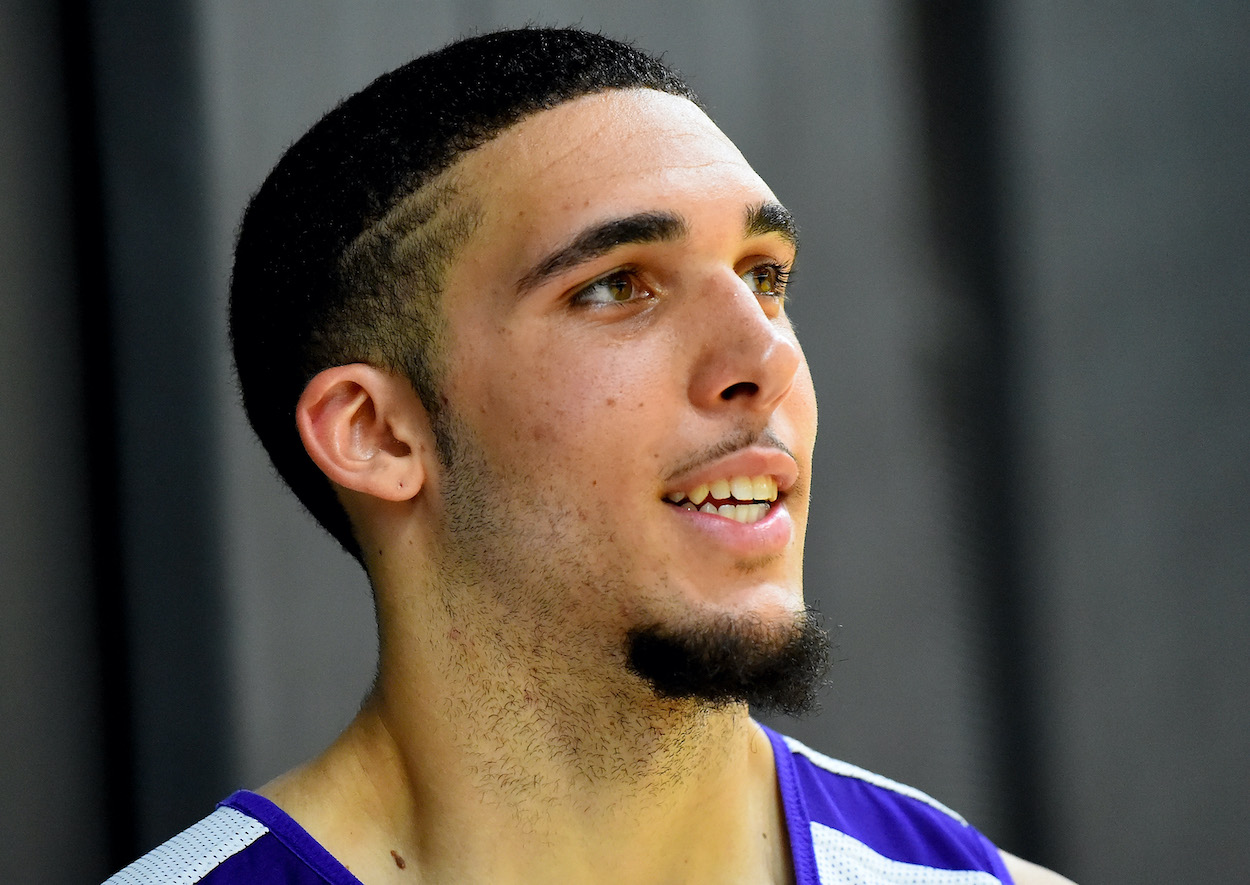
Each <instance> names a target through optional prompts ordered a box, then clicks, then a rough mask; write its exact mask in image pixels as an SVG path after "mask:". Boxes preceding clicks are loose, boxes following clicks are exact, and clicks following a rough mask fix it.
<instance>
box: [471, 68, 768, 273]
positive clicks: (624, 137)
mask: <svg viewBox="0 0 1250 885" xmlns="http://www.w3.org/2000/svg"><path fill="white" fill-rule="evenodd" d="M455 178H456V180H457V183H458V189H459V190H460V191H461V193H462V195H464V196H470V197H471V199H472V201H473V202H474V204H475V208H476V209H477V210H478V211H479V212H480V217H481V219H482V221H483V224H481V225H480V226H479V227H478V237H476V238H477V239H479V240H482V239H489V241H490V246H491V248H492V250H494V251H495V253H496V257H498V258H502V259H515V260H517V261H524V260H526V259H527V258H530V257H532V254H515V255H501V254H499V250H505V251H506V250H508V249H509V248H515V249H519V250H521V251H522V252H526V253H536V252H538V251H541V250H543V249H545V248H549V247H550V246H551V245H553V244H555V243H557V242H559V241H561V240H562V239H563V238H564V237H566V236H567V235H568V233H569V232H570V231H574V230H578V229H580V228H582V227H584V226H586V225H588V224H591V223H594V222H596V221H599V220H602V219H604V218H611V217H625V216H628V215H631V214H636V213H639V212H653V211H673V212H677V213H678V214H681V215H683V216H684V217H690V216H691V215H695V216H697V214H698V212H699V211H700V210H701V209H708V208H714V209H716V210H729V211H730V212H731V213H732V217H733V218H734V220H735V222H739V220H740V219H741V218H742V211H743V207H744V206H748V205H758V204H759V203H761V202H764V201H771V200H775V197H773V195H772V192H771V191H770V190H769V189H768V187H767V185H765V184H764V182H763V181H762V180H761V179H760V177H759V176H758V175H757V174H756V173H755V171H754V170H753V169H752V168H751V166H750V164H748V163H747V161H746V160H745V158H743V156H742V154H741V152H739V151H738V149H737V148H736V147H735V146H734V144H733V143H732V142H731V141H730V140H729V138H728V137H727V136H726V135H725V134H724V133H723V132H721V131H720V130H719V129H718V128H717V127H716V125H715V124H714V123H713V122H712V121H711V120H710V119H709V118H708V116H707V115H706V114H704V113H703V111H701V110H700V109H699V108H698V107H697V106H696V105H695V104H693V103H692V102H690V101H688V100H687V99H684V98H681V97H678V96H674V95H669V94H667V93H662V92H656V91H654V90H648V89H631V90H613V91H609V92H604V93H599V94H594V95H588V96H583V97H581V98H577V99H574V100H572V101H569V102H565V103H564V104H561V105H558V106H557V107H555V108H552V109H550V110H546V111H542V112H540V113H538V114H534V115H532V116H530V117H528V118H526V119H525V120H523V121H522V122H520V123H518V124H517V125H516V126H513V127H512V128H510V129H508V130H505V131H504V132H503V133H502V134H500V135H499V136H497V137H496V138H494V139H493V140H491V141H489V142H487V143H486V144H484V145H482V146H481V147H480V148H478V149H477V150H475V151H473V152H471V153H470V154H468V155H467V156H465V157H464V158H463V159H462V160H461V161H460V162H459V163H458V164H457V166H456V167H455ZM739 223H740V222H739Z"/></svg>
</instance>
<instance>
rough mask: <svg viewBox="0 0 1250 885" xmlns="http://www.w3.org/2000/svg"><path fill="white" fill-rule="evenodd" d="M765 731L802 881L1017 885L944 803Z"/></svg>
mask: <svg viewBox="0 0 1250 885" xmlns="http://www.w3.org/2000/svg"><path fill="white" fill-rule="evenodd" d="M764 730H765V731H766V732H767V733H768V737H769V740H771V741H772V744H773V756H774V758H775V759H776V765H777V779H778V781H779V782H780V784H781V799H782V802H783V803H784V804H785V812H786V827H787V829H788V830H789V833H790V854H791V856H792V857H793V859H794V872H795V881H796V882H798V885H999V883H1003V885H1012V882H1013V880H1012V878H1011V874H1010V873H1008V872H1007V870H1006V868H1005V867H1004V866H1003V861H1002V857H1001V855H1000V854H999V853H998V849H997V848H995V847H994V845H993V844H992V843H991V842H990V841H989V840H988V839H986V838H985V836H983V835H982V834H981V833H980V832H978V831H977V830H975V829H973V828H972V827H971V826H969V825H968V823H967V821H965V820H964V819H963V818H962V817H960V816H959V815H957V814H956V813H955V812H953V811H951V810H950V809H949V808H947V807H946V806H944V805H942V804H941V803H940V802H937V801H936V800H934V799H931V798H930V797H928V796H926V795H925V794H924V793H922V792H920V791H919V790H915V789H912V788H911V787H905V786H903V785H902V784H898V783H895V782H894V781H892V780H889V779H887V778H884V777H881V776H880V775H876V774H872V773H871V772H868V771H865V770H864V769H862V768H857V767H855V766H854V765H848V764H846V763H845V762H839V761H837V760H836V759H830V758H829V757H828V756H825V755H823V754H821V753H817V752H816V751H815V750H812V749H810V748H808V747H806V746H804V745H803V744H801V743H799V742H798V741H796V740H794V739H793V738H788V737H783V736H782V735H779V734H777V732H775V731H772V730H771V729H768V728H765V729H764Z"/></svg>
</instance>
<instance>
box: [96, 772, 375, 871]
mask: <svg viewBox="0 0 1250 885" xmlns="http://www.w3.org/2000/svg"><path fill="white" fill-rule="evenodd" d="M172 882H177V883H179V885H199V883H202V885H244V883H247V885H262V883H265V882H282V883H284V885H326V883H331V885H360V883H359V880H358V879H356V878H355V877H354V876H352V874H351V873H350V872H348V870H347V869H346V868H344V867H343V866H342V865H341V864H340V863H339V862H338V861H337V860H335V859H334V858H333V857H332V856H331V855H330V854H329V852H327V851H326V850H325V849H324V848H323V847H322V846H321V845H320V844H319V843H317V842H316V840H314V839H313V838H312V837H311V836H309V835H308V833H307V832H305V831H304V830H303V829H302V828H301V827H300V826H299V825H298V824H297V823H295V821H294V820H292V819H291V818H290V816H289V815H287V814H286V813H285V812H284V811H282V809H280V808H278V807H277V806H276V805H274V804H273V803H272V802H270V801H269V800H268V799H265V798H263V797H262V796H259V795H257V794H256V793H249V792H247V791H242V792H239V793H235V794H234V795H233V796H231V797H230V798H229V799H227V800H225V801H224V802H223V803H221V805H219V806H218V807H217V810H216V811H214V812H213V813H212V814H210V815H209V816H208V817H206V818H204V819H203V820H201V821H200V822H199V823H197V824H194V825H193V826H191V827H188V828H187V829H185V830H183V831H182V832H181V833H179V834H178V835H177V836H174V837H173V838H172V839H170V840H169V841H168V842H166V843H164V844H163V845H160V846H158V847H157V848H154V849H153V850H152V851H150V852H148V853H147V854H145V855H144V856H143V857H141V858H139V859H138V860H137V861H135V862H134V863H132V864H131V865H130V866H128V867H126V868H125V869H124V870H122V871H121V872H119V873H117V874H116V875H114V876H113V877H112V878H111V879H109V880H108V881H107V882H106V883H105V885H162V883H172Z"/></svg>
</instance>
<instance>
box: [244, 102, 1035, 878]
mask: <svg viewBox="0 0 1250 885" xmlns="http://www.w3.org/2000/svg"><path fill="white" fill-rule="evenodd" d="M451 174H453V175H454V176H455V179H456V191H457V193H458V194H460V199H462V200H465V201H467V203H470V204H471V206H472V209H473V210H474V211H475V212H476V213H478V215H479V218H480V221H479V223H478V224H477V225H476V228H475V230H474V233H473V235H472V236H471V238H470V240H469V241H468V242H467V243H466V244H465V245H464V246H463V247H462V249H461V250H460V252H459V254H458V255H457V257H456V258H455V259H454V261H453V262H452V265H451V266H450V267H449V269H448V272H447V276H446V280H447V282H446V287H445V293H444V299H443V309H444V311H445V315H446V318H447V328H448V330H449V332H448V341H447V348H446V352H447V363H446V367H445V373H444V377H443V387H442V389H443V393H444V396H445V400H446V403H447V408H446V411H445V413H444V420H445V429H446V431H447V433H449V434H450V436H451V437H452V438H454V439H455V441H456V445H455V446H454V447H453V452H454V457H453V458H452V459H451V461H450V463H447V464H445V463H443V461H442V460H440V458H439V457H438V455H437V453H436V447H435V443H434V428H433V426H432V421H431V416H429V415H428V414H427V413H426V412H425V410H424V409H423V408H422V406H421V404H420V401H419V400H418V399H417V397H416V395H415V394H414V393H413V391H412V389H411V387H410V385H409V384H408V383H407V381H406V380H403V379H401V378H398V377H396V376H394V375H391V374H388V373H386V372H383V371H381V370H378V369H376V368H373V367H370V366H366V365H352V366H340V367H336V368H334V369H330V370H327V371H326V372H323V373H322V374H321V375H319V376H317V378H315V379H314V380H313V382H312V383H310V385H309V387H308V389H307V390H306V391H305V393H304V396H303V398H302V399H301V401H300V404H299V408H298V410H297V417H298V423H299V427H300V432H301V435H302V436H303V439H304V442H305V446H306V447H307V449H308V451H309V454H310V455H311V456H312V457H313V459H314V461H316V462H317V464H318V465H319V466H320V467H321V469H322V470H323V471H324V472H325V473H326V474H327V476H329V478H330V479H331V480H332V481H333V482H334V483H335V484H336V486H337V488H338V490H339V493H340V497H341V499H342V500H343V501H344V504H345V506H346V507H347V509H348V512H349V514H350V515H351V517H352V519H353V524H354V525H355V526H356V527H357V530H358V532H359V536H360V538H361V541H362V547H363V548H364V550H365V553H366V560H367V566H368V570H369V573H370V578H371V580H372V582H373V585H374V589H375V593H376V596H377V605H378V620H379V632H380V663H379V675H378V680H377V683H376V685H375V688H374V691H373V693H372V695H371V696H370V698H369V699H368V701H367V702H366V704H365V705H364V707H363V709H362V710H361V712H360V714H359V715H358V716H357V718H356V720H355V721H354V722H353V723H352V725H351V726H349V728H348V729H347V730H346V731H345V732H344V734H343V735H342V736H341V737H340V738H339V740H338V741H337V742H336V743H335V744H334V745H333V746H332V747H331V748H330V749H329V750H327V751H326V752H325V753H324V754H323V755H322V756H321V757H319V758H318V759H316V760H314V761H312V762H311V763H309V764H307V765H305V766H303V767H302V768H300V769H296V770H295V771H293V772H291V773H289V774H287V775H284V776H283V777H281V778H279V779H278V780H276V781H274V782H272V783H271V784H269V785H267V786H266V787H265V788H263V789H262V792H263V793H264V794H265V795H267V796H269V797H270V798H271V799H273V800H274V801H275V802H277V803H278V804H279V805H280V806H282V807H283V808H284V809H285V810H287V811H288V813H290V814H291V815H292V816H293V817H294V818H295V819H296V820H297V821H299V822H300V823H301V824H302V825H303V826H304V827H305V828H306V829H307V830H309V832H310V833H311V834H312V835H313V836H314V837H316V838H317V839H318V840H319V841H321V842H322V843H323V844H324V845H325V846H326V847H327V848H328V849H329V850H330V851H331V853H333V854H334V855H335V856H336V857H338V858H340V859H341V860H343V862H344V863H345V864H346V865H347V866H348V867H349V869H351V870H352V871H353V872H354V873H355V874H356V875H357V876H358V877H359V878H360V879H361V880H362V881H363V882H366V883H385V882H409V883H412V882H429V883H441V882H492V883H509V882H517V883H520V882H534V881H555V882H560V881H595V882H614V883H662V882H683V883H699V882H706V883H718V885H723V883H735V882H743V883H746V882H752V883H759V882H780V883H784V882H791V881H793V879H792V873H791V872H790V863H789V846H788V843H787V838H786V835H785V824H784V819H783V816H782V811H781V807H780V802H779V797H778V791H777V783H776V777H775V774H774V769H773V760H772V755H771V749H770V747H769V744H768V741H767V739H766V738H765V737H764V736H763V734H762V733H761V732H760V730H759V728H758V726H756V725H755V724H754V723H753V722H752V721H751V720H750V718H749V716H748V715H747V711H746V710H745V708H744V707H741V706H728V707H719V708H712V709H709V708H708V707H707V706H706V705H703V704H699V703H697V702H693V701H672V700H667V701H662V700H659V699H657V698H656V697H655V696H654V693H653V692H652V691H651V690H650V688H649V687H648V686H647V685H646V684H644V683H643V682H642V680H641V679H639V678H638V677H636V676H634V675H633V674H632V673H630V672H629V671H628V669H627V668H626V666H625V658H624V649H625V636H626V634H627V632H628V631H629V630H630V629H631V628H633V627H637V626H639V625H642V624H648V623H654V622H657V621H659V622H663V623H666V624H670V625H682V626H694V627H697V626H700V625H714V624H725V623H731V624H734V625H736V626H737V627H738V629H740V630H744V631H747V632H748V633H751V634H752V635H756V636H757V637H758V640H759V641H760V642H761V643H769V642H776V641H778V637H779V636H783V635H784V633H785V632H786V630H787V629H788V625H790V624H791V623H792V622H793V619H794V617H795V615H796V613H797V612H799V611H801V609H802V605H803V603H802V589H801V561H802V549H803V535H804V527H805V525H806V519H807V505H808V500H807V499H808V477H809V476H810V467H811V453H812V446H813V443H814V439H815V433H816V404H815V397H814V394H813V391H812V384H811V378H810V375H809V373H808V369H807V365H806V362H805V361H804V359H803V355H802V351H801V349H800V347H799V345H798V342H797V340H796V339H795V336H794V333H793V330H792V329H791V327H790V323H789V321H788V319H787V318H786V315H785V308H784V304H783V300H782V299H781V298H780V297H779V296H778V295H777V293H776V291H775V289H776V288H777V282H778V281H777V277H776V270H777V269H781V270H782V271H784V270H786V269H788V268H789V266H790V265H791V264H792V263H793V259H794V251H795V243H794V238H793V235H792V233H791V232H789V231H788V230H787V229H786V227H785V225H784V223H781V222H779V221H778V219H779V218H783V217H784V216H782V215H781V214H780V213H778V212H777V211H776V210H775V209H765V210H763V211H761V207H775V206H776V205H777V201H776V197H775V196H774V195H773V194H772V192H771V191H770V190H769V189H768V187H767V186H766V185H765V184H764V182H763V181H762V180H761V179H760V178H759V177H758V176H757V175H756V174H755V172H754V171H753V170H752V169H751V168H750V166H749V165H748V164H747V162H746V161H745V160H744V159H743V158H742V156H741V155H740V154H739V152H738V151H737V149H736V148H734V146H733V145H732V144H731V143H730V142H729V140H728V139H727V138H726V137H725V136H724V135H723V134H722V133H721V132H720V131H719V130H718V129H717V128H716V127H715V126H714V125H713V124H712V122H711V121H710V120H709V119H708V118H707V117H706V116H705V115H704V114H703V113H702V112H701V111H699V110H698V109H697V108H696V107H695V106H694V105H692V104H691V103H689V102H687V101H685V100H684V99H679V98H676V97H673V96H669V95H663V94H659V93H655V92H650V91H615V92H609V93H606V94H602V95H597V96H588V97H585V98H582V99H578V100H575V101H571V102H568V103H566V104H563V105H560V106H558V107H556V108H554V109H551V110H548V111H544V112H541V113H539V114H537V115H535V116H533V117H530V118H528V119H527V120H525V121H523V122H522V123H520V124H518V125H517V126H515V127H513V128H512V129H510V130H508V131H506V132H504V133H503V134H501V135H500V136H499V137H497V138H496V139H494V140H493V141H491V142H489V143H488V144H486V145H484V146H483V147H482V148H480V149H478V150H476V151H474V152H473V153H471V154H469V155H468V156H466V157H464V158H462V160H461V161H460V162H459V163H458V164H457V165H456V166H455V167H454V168H453V170H452V173H451ZM640 219H641V221H640ZM657 219H658V220H659V221H658V222H657ZM622 220H629V223H628V224H624V223H623V222H622ZM605 224H609V225H615V229H614V232H615V233H616V234H618V235H620V236H617V237H616V238H615V239H612V240H610V241H609V246H608V247H604V242H603V238H602V237H600V238H599V240H600V242H599V243H598V244H597V246H594V247H593V248H590V247H587V240H586V236H585V235H586V233H587V232H588V231H595V230H597V229H601V228H602V227H603V226H604V225H605ZM622 232H625V233H624V234H623V235H622ZM579 238H581V248H573V249H570V246H571V245H575V244H578V243H579ZM592 239H593V238H592ZM758 474H766V475H770V476H773V477H774V478H776V479H777V481H778V483H779V485H780V487H781V489H782V491H781V495H780V497H779V500H778V501H777V502H776V504H775V505H774V507H773V510H772V511H770V513H769V515H768V517H767V518H766V519H764V520H762V521H760V522H758V523H755V524H753V525H743V524H739V523H734V522H730V521H728V520H725V519H723V518H721V517H719V516H712V515H708V514H702V513H690V512H687V511H684V510H681V509H678V508H677V507H674V506H673V505H672V504H670V503H668V502H667V501H665V500H664V496H665V495H666V494H667V493H669V492H673V491H676V490H683V489H689V488H691V487H693V486H694V485H697V484H698V483H699V482H703V481H708V480H710V479H714V478H717V477H722V476H723V477H729V476H733V475H758ZM1020 881H1022V882H1027V881H1034V880H1031V879H1028V878H1024V877H1022V878H1021V880H1020ZM1036 881H1047V880H1045V879H1041V880H1036ZM1050 881H1054V880H1050Z"/></svg>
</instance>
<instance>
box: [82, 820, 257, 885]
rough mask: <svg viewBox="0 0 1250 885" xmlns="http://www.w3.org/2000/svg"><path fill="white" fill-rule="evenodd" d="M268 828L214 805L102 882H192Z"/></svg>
mask: <svg viewBox="0 0 1250 885" xmlns="http://www.w3.org/2000/svg"><path fill="white" fill-rule="evenodd" d="M268 832H269V828H268V827H267V826H265V825H264V824H262V823H261V822H260V821H258V820H256V819H255V818H253V817H249V816H247V815H246V814H244V813H243V812H241V811H235V810H234V809H233V808H224V807H223V808H218V809H217V810H216V811H214V812H213V813H212V814H210V815H209V816H208V817H206V818H204V819H203V820H202V821H200V822H199V823H197V824H195V825H194V826H192V827H191V828H190V829H186V830H183V831H182V832H181V833H179V834H178V835H177V836H174V837H173V838H172V839H170V840H169V841H168V842H166V843H165V844H164V845H161V846H159V847H157V848H155V849H153V850H152V851H151V852H149V853H148V854H145V855H144V856H143V857H141V858H139V859H138V860H137V861H135V862H134V863H132V864H131V865H130V866H128V867H126V869H124V870H122V871H121V872H119V873H117V874H116V875H114V876H113V877H112V878H111V879H109V880H108V881H107V882H105V883H104V885H194V883H196V882H199V881H200V880H201V879H203V878H204V877H205V876H207V875H208V874H209V873H211V872H212V871H213V870H214V869H216V868H217V867H218V866H220V865H221V863H222V862H223V861H225V860H227V859H229V858H231V857H233V856H234V855H236V854H238V853H239V852H240V851H242V850H243V849H244V848H246V847H247V846H249V845H251V844H252V843H253V842H255V841H256V840H257V839H259V838H260V837H261V836H263V835H265V834H266V833H268Z"/></svg>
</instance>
